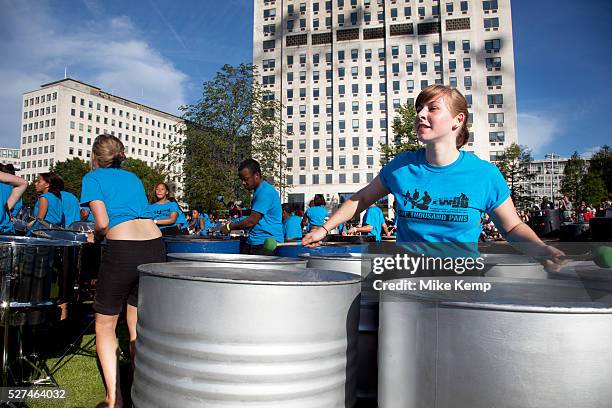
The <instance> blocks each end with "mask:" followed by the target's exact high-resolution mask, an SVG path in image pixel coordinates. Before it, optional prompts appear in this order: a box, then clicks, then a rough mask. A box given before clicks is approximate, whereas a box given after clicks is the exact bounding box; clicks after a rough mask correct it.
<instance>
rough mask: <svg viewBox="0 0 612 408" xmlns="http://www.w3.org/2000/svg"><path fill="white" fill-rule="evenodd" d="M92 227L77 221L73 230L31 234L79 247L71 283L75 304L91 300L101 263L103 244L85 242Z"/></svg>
mask: <svg viewBox="0 0 612 408" xmlns="http://www.w3.org/2000/svg"><path fill="white" fill-rule="evenodd" d="M92 225H93V223H87V222H80V221H79V222H73V223H72V225H71V228H72V227H73V226H74V227H75V230H67V229H41V230H37V231H34V232H33V234H34V235H36V236H37V237H39V238H46V239H54V240H65V241H70V242H74V243H77V244H78V245H79V248H78V256H77V262H76V265H75V269H76V270H75V274H74V283H73V285H74V288H75V300H76V301H77V302H84V301H89V300H93V298H94V295H95V290H96V281H97V280H98V272H99V269H100V264H101V262H102V252H103V250H104V244H102V243H100V242H96V243H90V242H87V235H88V233H89V232H88V230H87V228H89V227H91V226H92Z"/></svg>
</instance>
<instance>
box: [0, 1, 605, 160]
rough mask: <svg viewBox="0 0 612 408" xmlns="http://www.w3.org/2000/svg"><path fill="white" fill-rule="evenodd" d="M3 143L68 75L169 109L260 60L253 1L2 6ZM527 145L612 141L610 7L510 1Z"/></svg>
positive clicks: (565, 148)
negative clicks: (30, 96) (38, 92)
mask: <svg viewBox="0 0 612 408" xmlns="http://www.w3.org/2000/svg"><path fill="white" fill-rule="evenodd" d="M0 10H2V13H0V55H1V56H2V58H0V84H1V85H2V90H3V91H2V92H1V93H0V145H1V146H13V147H17V146H18V145H19V139H18V135H19V127H20V114H21V94H22V93H23V92H25V91H28V90H33V89H37V88H38V87H39V85H40V84H43V83H45V82H51V81H54V80H57V79H61V78H62V77H63V75H64V68H65V66H67V67H68V75H69V76H70V77H73V78H76V79H80V80H82V81H84V82H87V83H91V84H93V85H97V86H99V87H101V88H102V89H104V90H107V91H110V92H112V93H115V94H117V95H121V96H123V97H127V98H129V99H133V100H136V101H139V102H142V103H145V104H148V105H151V106H154V107H157V108H159V109H162V110H166V111H168V112H172V113H177V112H178V111H177V107H178V106H179V105H181V104H184V103H192V102H195V101H196V100H197V99H198V97H199V96H200V92H201V84H202V82H203V81H205V80H207V79H211V78H212V77H213V76H214V74H215V72H216V71H217V70H218V69H219V68H220V67H221V66H222V65H223V64H224V63H229V64H238V63H240V62H250V61H251V59H252V27H253V4H252V1H251V0H225V1H213V0H193V1H172V2H170V1H162V0H150V1H117V0H104V1H103V0H80V1H77V0H56V1H46V0H0ZM512 18H513V30H514V47H515V70H516V93H517V106H518V115H519V142H520V143H521V144H526V145H528V146H529V147H531V148H532V149H533V151H534V156H536V157H541V156H542V155H543V154H545V153H550V152H554V153H559V154H562V155H564V156H568V155H570V154H571V153H572V152H573V151H574V150H578V151H579V152H580V153H586V154H588V153H590V152H592V151H593V150H594V149H596V148H597V147H598V146H601V145H602V144H604V143H608V144H612V137H611V133H612V132H611V131H610V130H608V126H607V125H608V123H607V122H606V120H607V119H608V117H609V116H610V114H611V109H610V108H611V106H612V93H611V91H612V77H611V75H610V72H609V70H610V67H612V64H611V62H612V25H610V24H609V21H610V20H611V18H612V1H610V0H588V1H584V2H576V1H575V0H538V1H531V0H515V1H513V2H512Z"/></svg>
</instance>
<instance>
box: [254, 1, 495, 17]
mask: <svg viewBox="0 0 612 408" xmlns="http://www.w3.org/2000/svg"><path fill="white" fill-rule="evenodd" d="M376 2H377V4H379V5H380V6H383V7H384V0H377V1H376ZM350 3H351V7H353V8H355V7H357V0H350ZM332 4H333V3H332V2H331V1H326V2H325V11H326V12H331V11H332ZM363 5H364V7H366V8H368V7H369V6H370V0H363ZM337 6H338V8H339V9H340V10H342V9H343V8H344V0H337ZM406 8H408V9H410V7H404V9H406ZM421 9H422V10H423V11H422V14H421ZM496 9H497V0H487V1H483V10H496ZM391 10H392V11H393V10H396V15H395V17H397V8H391ZM459 10H460V11H462V12H467V11H469V2H468V1H467V0H462V1H460V2H459ZM297 11H299V13H300V14H305V13H306V11H307V5H306V3H300V4H299V7H298V9H297ZM312 11H313V13H318V12H319V11H321V10H320V5H319V3H318V2H315V3H313V4H312ZM454 11H455V5H454V3H452V2H447V3H446V12H447V13H453V12H454ZM294 13H296V7H295V5H294V4H292V3H289V4H287V14H288V15H290V16H291V15H293V14H294ZM431 14H432V15H434V16H437V15H439V14H440V7H439V6H438V5H435V6H432V11H431ZM391 15H392V16H393V12H392V13H391ZM404 15H407V16H409V15H410V13H408V14H406V12H404ZM263 16H264V18H271V17H276V9H275V8H270V9H264V11H263ZM419 16H423V17H424V16H425V7H419Z"/></svg>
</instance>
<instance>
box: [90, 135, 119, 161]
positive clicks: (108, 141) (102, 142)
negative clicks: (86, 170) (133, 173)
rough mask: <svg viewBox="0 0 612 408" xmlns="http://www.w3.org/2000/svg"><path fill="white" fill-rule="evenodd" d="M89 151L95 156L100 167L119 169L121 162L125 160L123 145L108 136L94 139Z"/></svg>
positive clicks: (115, 138) (117, 139) (113, 137)
mask: <svg viewBox="0 0 612 408" xmlns="http://www.w3.org/2000/svg"><path fill="white" fill-rule="evenodd" d="M91 151H92V152H93V154H95V155H96V161H97V162H98V166H100V167H121V162H122V161H123V160H125V152H124V147H123V143H121V140H119V138H117V137H115V136H112V135H109V134H101V135H99V136H98V137H96V140H95V141H94V144H93V147H92V148H91Z"/></svg>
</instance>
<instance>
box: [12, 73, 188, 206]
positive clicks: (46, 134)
mask: <svg viewBox="0 0 612 408" xmlns="http://www.w3.org/2000/svg"><path fill="white" fill-rule="evenodd" d="M22 106H23V112H22V121H21V144H20V151H21V171H20V175H21V176H22V177H25V178H26V180H28V181H33V180H35V179H36V177H37V175H38V174H40V173H44V172H47V171H49V168H50V167H51V166H52V165H53V163H55V162H57V161H63V160H67V159H72V158H79V159H82V160H85V161H89V157H90V156H91V146H92V144H93V141H94V140H95V138H96V136H97V135H99V134H101V133H109V134H111V135H115V136H117V137H118V138H119V139H121V141H122V142H123V144H124V145H125V149H126V152H125V153H126V156H127V157H131V158H135V159H140V160H143V161H145V162H146V163H147V164H148V165H150V166H154V165H156V164H158V163H161V161H162V159H163V157H164V155H165V154H166V153H167V152H168V148H169V146H170V144H172V143H176V142H179V141H180V140H181V138H182V137H183V136H182V134H181V128H182V123H183V122H182V119H181V118H179V117H178V116H175V115H172V114H169V113H166V112H162V111H159V110H157V109H154V108H151V107H148V106H145V105H142V104H139V103H136V102H132V101H130V100H127V99H124V98H121V97H119V96H115V95H112V94H110V93H108V92H105V91H103V90H102V89H100V88H97V87H95V86H92V85H88V84H85V83H83V82H80V81H76V80H74V79H70V78H68V79H63V80H60V81H55V82H51V83H48V84H44V85H41V87H40V89H38V90H35V91H30V92H26V93H24V94H23V101H22ZM181 174H182V169H181V166H180V165H179V166H176V167H175V168H174V169H172V174H171V179H172V183H171V184H174V186H175V189H174V191H173V192H172V194H175V195H177V196H181V195H182V176H181Z"/></svg>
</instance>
